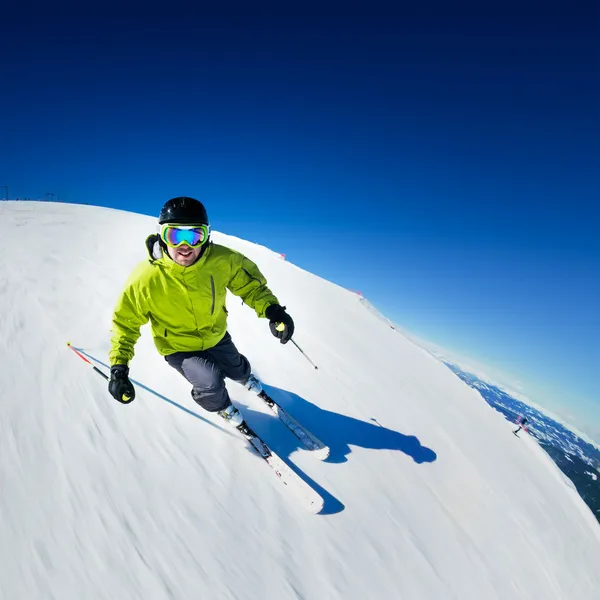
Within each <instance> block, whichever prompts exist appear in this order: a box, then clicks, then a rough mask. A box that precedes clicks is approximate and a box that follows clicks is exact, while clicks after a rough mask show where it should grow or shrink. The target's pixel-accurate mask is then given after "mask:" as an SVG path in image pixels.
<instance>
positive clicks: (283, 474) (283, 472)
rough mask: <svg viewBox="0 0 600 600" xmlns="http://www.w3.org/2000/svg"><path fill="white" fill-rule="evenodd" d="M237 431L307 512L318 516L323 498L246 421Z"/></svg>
mask: <svg viewBox="0 0 600 600" xmlns="http://www.w3.org/2000/svg"><path fill="white" fill-rule="evenodd" d="M236 429H237V430H238V431H239V432H240V433H241V434H242V435H243V436H244V437H245V438H246V440H247V441H248V443H249V444H250V445H251V446H252V447H253V448H254V450H255V451H256V452H257V453H258V455H259V456H260V457H261V458H262V459H263V460H264V461H265V462H266V463H267V464H268V465H269V467H271V469H272V470H273V472H274V473H275V475H277V477H278V478H279V481H281V483H283V484H284V485H285V486H286V488H287V489H288V490H289V491H290V492H291V493H292V494H293V495H294V496H295V497H296V499H297V500H299V501H300V502H301V504H302V505H303V506H304V508H305V509H306V510H308V511H309V512H311V513H314V514H317V513H319V512H321V510H322V509H323V504H324V501H323V498H322V497H321V496H320V495H319V494H318V493H317V492H316V491H315V490H314V489H313V488H312V487H310V485H308V483H306V481H304V480H303V479H302V478H301V477H300V476H299V475H298V474H297V473H295V472H294V471H292V469H290V467H288V465H286V464H285V462H284V461H283V460H282V459H281V458H280V457H279V456H277V454H275V452H273V450H271V449H270V448H269V446H267V444H265V442H263V440H262V439H261V438H260V437H259V436H258V435H257V434H256V433H255V432H254V431H253V430H252V429H250V427H248V424H247V423H246V422H245V421H244V422H243V423H242V424H241V425H240V426H238V427H236Z"/></svg>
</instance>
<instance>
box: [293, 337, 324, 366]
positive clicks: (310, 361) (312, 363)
mask: <svg viewBox="0 0 600 600" xmlns="http://www.w3.org/2000/svg"><path fill="white" fill-rule="evenodd" d="M291 342H292V344H294V346H296V348H298V350H300V352H302V354H304V358H306V360H307V361H308V362H309V363H310V364H311V365H312V366H313V367H314V368H315V369H318V368H319V367H317V365H315V363H314V362H313V361H312V360H310V358H308V356H307V355H306V352H304V350H302V348H300V346H298V344H296V342H295V341H294V340H291Z"/></svg>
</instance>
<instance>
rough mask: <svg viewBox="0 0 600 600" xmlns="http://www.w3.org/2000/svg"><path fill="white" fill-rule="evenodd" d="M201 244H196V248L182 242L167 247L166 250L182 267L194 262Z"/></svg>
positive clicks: (198, 254)
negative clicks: (174, 246)
mask: <svg viewBox="0 0 600 600" xmlns="http://www.w3.org/2000/svg"><path fill="white" fill-rule="evenodd" d="M201 249H202V246H198V247H196V248H192V247H191V246H188V245H187V244H182V245H181V246H178V247H177V248H168V249H167V251H168V253H169V256H170V257H171V258H172V259H173V261H174V262H176V263H177V264H178V265H181V266H182V267H189V266H190V265H193V264H194V263H195V262H196V259H197V258H198V256H200V250H201Z"/></svg>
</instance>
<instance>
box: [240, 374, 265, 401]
mask: <svg viewBox="0 0 600 600" xmlns="http://www.w3.org/2000/svg"><path fill="white" fill-rule="evenodd" d="M244 385H245V386H246V389H247V390H248V391H250V392H252V393H253V394H256V395H257V396H260V394H261V393H262V391H263V388H262V383H261V382H260V381H259V379H258V377H256V375H254V374H252V373H251V374H250V377H248V381H246V383H245V384H244Z"/></svg>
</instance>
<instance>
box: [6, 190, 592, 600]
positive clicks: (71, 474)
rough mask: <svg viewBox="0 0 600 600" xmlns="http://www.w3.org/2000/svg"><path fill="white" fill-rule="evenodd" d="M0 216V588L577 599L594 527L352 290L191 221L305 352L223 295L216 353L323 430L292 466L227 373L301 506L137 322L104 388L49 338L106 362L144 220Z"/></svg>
mask: <svg viewBox="0 0 600 600" xmlns="http://www.w3.org/2000/svg"><path fill="white" fill-rule="evenodd" d="M0 222H1V223H2V232H3V234H2V236H0V249H1V251H2V256H3V260H2V264H1V266H0V333H1V335H0V344H1V345H2V352H1V355H0V356H1V357H2V366H1V369H0V391H1V403H2V404H1V410H0V490H1V493H0V598H2V600H21V599H27V600H29V599H36V600H41V599H46V598H48V599H49V598H57V599H61V600H66V599H73V600H80V599H82V598H85V599H86V600H95V599H109V598H110V599H119V600H125V599H134V598H135V599H138V598H139V599H142V598H143V599H144V600H150V599H163V598H164V599H167V598H171V599H173V598H174V599H177V600H180V599H181V600H183V599H189V598H207V599H210V600H217V599H234V598H235V599H239V598H243V599H246V598H248V599H255V598H256V599H259V598H260V599H265V598H269V599H271V598H273V599H277V600H283V599H287V598H303V599H304V598H306V599H319V600H320V599H327V600H335V599H338V598H339V599H342V598H344V599H346V598H359V599H361V600H362V599H364V598H369V599H371V598H373V599H388V598H390V599H398V598H402V599H404V600H406V599H446V598H460V599H461V600H466V599H471V598H472V599H476V600H482V599H493V598H506V599H514V598H536V599H538V598H544V600H551V599H565V598H568V599H571V600H577V599H582V600H590V599H593V598H598V597H600V593H599V590H600V571H599V570H598V568H597V567H598V565H599V564H600V527H599V526H598V523H597V522H596V520H595V519H594V518H593V516H592V514H591V512H590V511H589V509H588V508H587V507H586V506H585V504H584V503H583V501H582V500H581V499H580V498H579V496H577V494H576V493H575V492H574V490H573V489H572V487H570V486H569V485H567V483H566V480H565V478H564V477H563V476H562V475H561V474H560V472H559V471H558V469H557V468H556V467H555V466H554V464H553V463H552V461H551V460H550V459H549V458H548V457H547V456H546V455H545V454H544V453H543V452H542V451H537V450H536V449H537V448H538V447H537V446H536V444H535V443H534V442H533V440H530V439H529V440H528V439H526V438H525V439H519V438H516V437H515V436H513V435H512V433H511V427H510V424H508V423H507V422H506V421H505V420H504V419H503V418H502V416H501V415H500V414H498V413H497V412H495V411H494V410H493V409H491V408H490V407H489V406H488V405H487V404H486V403H485V402H484V401H483V400H482V399H481V397H480V396H479V394H478V393H477V392H476V391H474V390H472V389H470V388H469V387H468V386H467V385H466V384H465V383H463V382H462V381H460V379H459V378H458V377H456V376H455V375H454V374H452V373H451V372H450V370H449V369H447V368H446V367H445V366H444V365H443V364H442V363H441V362H439V361H438V360H436V359H435V358H433V357H432V356H431V355H430V354H429V353H427V352H426V351H424V350H423V349H421V348H419V347H418V346H416V345H415V344H414V343H412V342H410V341H409V340H408V339H407V338H406V337H404V336H403V335H402V334H400V333H399V332H398V331H394V330H392V329H391V328H390V327H389V326H388V325H387V324H386V323H384V322H382V321H381V320H379V319H378V318H377V317H376V316H374V315H373V314H372V313H371V312H369V311H368V310H366V309H365V308H364V307H363V306H362V305H361V303H360V299H359V298H358V297H357V296H356V294H354V293H351V292H348V291H346V290H344V289H342V288H340V287H338V286H335V285H333V284H332V283H329V282H327V281H325V280H323V279H320V278H319V277H316V276H315V275H312V274H310V273H307V272H305V271H303V270H302V269H299V268H298V267H296V266H294V265H292V264H289V263H287V262H285V261H283V260H282V259H281V258H280V256H279V255H278V254H277V253H275V252H272V251H270V250H268V249H266V248H263V247H260V246H256V245H254V244H251V243H249V242H245V241H242V240H239V239H235V238H232V237H228V236H225V235H219V234H215V235H214V239H215V240H216V241H218V242H221V243H225V244H228V245H231V246H232V247H234V248H236V249H239V250H241V251H242V252H244V253H246V254H247V255H248V256H249V257H250V258H252V259H253V260H255V261H256V262H257V263H258V264H259V266H260V268H261V269H262V270H263V272H264V273H265V275H266V276H267V278H268V280H269V282H270V285H271V288H272V289H273V291H274V292H275V293H276V294H277V295H278V296H279V298H280V300H281V301H282V303H284V304H285V305H287V307H288V310H289V312H290V314H291V315H292V316H293V317H294V319H295V321H296V337H295V339H296V341H297V342H298V343H299V344H300V345H301V346H302V347H303V349H304V350H305V351H306V352H307V353H308V354H309V356H310V357H311V358H312V359H313V360H314V361H315V362H316V363H317V364H318V366H319V370H314V369H313V368H312V367H311V366H310V364H309V363H308V362H307V361H306V360H305V359H304V357H303V356H302V355H301V354H300V353H299V352H298V351H297V350H296V349H295V348H294V347H293V346H292V345H291V344H288V345H286V346H282V345H280V344H279V343H278V342H277V340H275V339H274V338H273V337H272V336H271V335H270V333H269V331H268V326H267V322H266V321H265V320H259V319H257V318H256V316H255V314H254V313H253V311H252V310H250V309H249V308H248V307H246V306H243V305H241V304H240V301H239V299H237V298H235V297H230V299H229V301H228V308H229V311H230V331H231V333H232V335H233V337H234V340H235V341H236V344H237V345H238V347H239V348H240V350H241V351H242V352H243V353H245V354H246V355H247V356H248V357H249V358H250V360H251V362H252V364H253V366H254V369H255V372H256V373H257V374H258V375H259V376H260V377H261V378H262V379H263V380H264V381H265V383H266V384H267V385H268V386H269V388H268V389H269V390H270V391H271V392H272V394H273V396H274V397H275V398H276V399H278V400H279V401H280V402H281V404H282V405H284V407H286V408H288V409H289V411H290V412H291V413H292V414H294V415H295V416H296V417H297V418H299V419H300V420H302V421H303V422H305V423H306V424H308V425H309V426H310V427H311V428H312V429H313V430H314V432H315V434H317V435H318V436H319V437H321V438H322V439H323V440H324V441H325V442H327V443H329V445H330V446H331V449H332V456H331V458H330V460H329V461H327V462H324V463H321V462H318V461H316V460H314V459H313V458H312V457H311V456H309V455H307V453H306V452H304V451H302V450H300V449H299V448H298V445H297V444H296V441H295V438H294V437H293V435H292V434H291V433H290V432H288V431H287V430H286V429H285V428H284V426H283V425H282V424H281V423H279V422H278V421H277V420H276V418H275V417H274V416H273V415H271V414H270V413H268V411H267V409H266V408H263V407H262V406H261V405H260V404H259V400H258V399H257V398H256V397H253V396H251V395H250V394H249V393H247V392H246V391H245V390H243V389H242V388H240V386H238V385H236V384H234V383H230V384H229V389H230V391H231V394H232V398H233V399H234V401H235V402H237V403H238V405H239V406H240V408H241V410H242V411H243V413H244V414H245V415H246V417H247V419H248V421H249V422H250V423H251V425H253V426H254V427H255V429H256V430H257V431H258V432H259V433H261V434H262V435H263V436H264V438H265V439H266V440H267V441H268V442H269V443H271V444H272V446H273V448H274V449H275V450H276V451H278V452H279V453H280V454H281V455H282V456H283V457H284V458H285V459H286V460H287V462H288V463H289V464H291V465H293V466H294V468H295V469H296V470H297V471H298V472H300V473H302V474H303V477H304V478H305V479H306V480H307V481H309V482H310V483H311V484H313V485H314V486H315V487H316V488H317V489H318V490H319V491H320V493H321V494H322V495H323V496H324V497H325V509H324V511H323V514H321V515H316V516H315V515H312V514H309V513H307V512H305V511H303V510H302V508H300V507H299V505H298V504H297V503H296V501H295V499H294V498H293V497H292V496H290V495H289V494H288V493H287V491H286V490H285V489H284V488H283V486H282V485H281V483H280V482H279V481H278V480H277V478H276V477H275V476H274V475H273V474H272V472H271V471H270V470H269V469H268V467H267V466H266V465H265V464H264V463H263V462H262V461H261V460H260V459H259V458H258V457H257V456H256V455H255V454H254V453H252V452H251V451H249V450H248V448H247V446H246V445H245V442H244V441H243V440H241V439H239V438H238V437H237V436H236V435H234V434H232V433H231V432H230V431H227V430H225V429H224V427H225V425H224V424H223V423H221V422H220V419H219V418H218V417H214V416H211V415H209V414H207V413H204V412H202V410H201V409H200V408H199V407H197V406H196V405H195V404H194V402H193V401H192V399H191V397H190V394H189V384H187V382H186V381H185V380H184V379H183V378H182V377H181V376H180V375H179V374H178V373H176V372H175V371H174V370H172V369H171V368H170V367H169V366H168V365H167V364H166V363H165V361H164V360H163V359H162V358H161V357H160V356H158V354H157V353H156V352H155V350H154V348H153V344H152V340H151V338H150V336H149V331H148V329H147V328H144V330H143V335H142V338H141V339H140V342H139V344H138V346H137V350H136V356H135V358H134V360H133V362H132V365H131V376H132V378H133V379H135V380H136V381H137V382H139V384H141V385H143V386H145V387H144V388H142V387H141V385H140V386H138V388H137V389H138V396H137V398H136V400H135V402H134V403H132V404H131V405H128V406H123V405H121V404H118V403H117V402H115V401H114V400H113V399H112V398H111V397H110V396H109V395H108V392H107V390H106V382H105V381H104V380H102V379H101V378H100V377H99V376H98V375H97V374H96V373H94V372H93V370H92V369H90V368H89V367H88V366H86V365H85V364H84V363H83V361H81V360H80V359H79V358H78V357H77V356H75V354H74V353H72V352H71V351H70V350H69V349H68V348H67V347H66V342H67V341H69V340H70V341H72V343H73V344H74V345H75V346H77V347H80V348H83V349H84V350H85V352H87V353H88V354H89V355H91V356H93V357H95V358H96V359H97V360H98V361H100V362H102V363H106V360H107V358H106V357H107V353H108V349H109V337H110V334H109V328H110V317H111V312H112V307H113V305H114V302H115V299H116V296H117V294H118V293H119V291H120V289H121V287H122V285H123V282H124V279H125V277H126V276H127V274H128V273H129V271H130V269H131V268H132V267H133V266H134V265H135V264H136V263H137V262H138V261H139V260H143V259H144V257H145V248H144V239H145V236H146V235H147V234H148V233H151V232H153V231H154V228H155V220H154V219H152V218H150V217H146V216H141V215H135V214H131V213H126V212H121V211H115V210H110V209H105V208H98V207H90V206H79V205H64V204H54V203H34V202H0ZM282 250H284V249H282ZM97 364H98V365H99V366H100V363H97ZM100 368H105V367H102V366H100ZM105 370H106V369H105ZM173 403H176V404H173Z"/></svg>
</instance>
